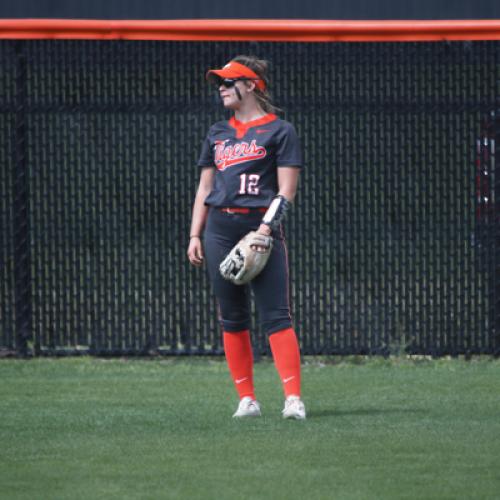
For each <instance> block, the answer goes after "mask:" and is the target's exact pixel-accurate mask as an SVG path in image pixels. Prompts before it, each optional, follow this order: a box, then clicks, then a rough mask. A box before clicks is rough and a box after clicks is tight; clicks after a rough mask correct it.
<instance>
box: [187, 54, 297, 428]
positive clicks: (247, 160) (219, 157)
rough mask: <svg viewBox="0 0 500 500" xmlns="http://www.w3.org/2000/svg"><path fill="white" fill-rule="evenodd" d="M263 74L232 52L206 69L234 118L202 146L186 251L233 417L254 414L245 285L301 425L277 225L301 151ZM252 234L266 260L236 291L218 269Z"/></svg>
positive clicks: (291, 193)
mask: <svg viewBox="0 0 500 500" xmlns="http://www.w3.org/2000/svg"><path fill="white" fill-rule="evenodd" d="M266 71H267V62H266V61H263V60H259V59H257V58H255V57H251V56H238V57H235V58H234V59H233V60H231V61H230V62H229V63H228V64H226V65H225V66H224V67H223V68H222V69H217V70H210V71H208V73H207V79H208V80H209V81H210V82H212V83H214V84H215V85H216V87H217V89H218V91H219V94H220V97H221V100H222V103H223V105H224V107H225V108H226V109H230V110H231V111H232V112H233V113H234V114H233V116H232V118H231V119H230V120H228V121H220V122H217V123H215V124H214V125H213V126H212V127H211V128H210V130H209V132H208V135H207V137H206V139H205V142H204V143H203V147H202V151H201V156H200V160H199V162H198V166H199V167H200V169H201V175H200V183H199V187H198V190H197V193H196V197H195V201H194V206H193V215H192V222H191V233H190V243H189V248H188V251H187V254H188V258H189V261H190V262H191V264H193V265H195V266H201V265H202V264H203V262H204V261H205V260H206V262H207V267H208V273H209V277H210V281H211V284H212V288H213V290H214V293H215V295H216V297H217V301H218V304H219V316H220V321H221V324H222V329H223V341H224V352H225V355H226V359H227V363H228V366H229V371H230V373H231V376H232V379H233V382H234V385H235V387H236V391H237V392H238V395H239V397H240V403H239V405H238V408H237V410H236V413H235V414H234V415H233V416H234V417H255V416H260V415H261V411H260V405H259V403H258V402H257V400H256V398H255V391H254V384H253V354H252V346H251V343H250V332H249V326H250V317H249V310H250V308H249V303H248V302H249V290H248V288H249V286H250V287H251V288H252V291H253V294H254V297H255V304H256V308H257V311H258V315H259V321H260V324H261V326H262V329H263V331H264V332H265V333H266V334H267V335H268V336H269V343H270V346H271V352H272V354H273V359H274V363H275V365H276V369H277V371H278V374H279V375H280V378H281V381H282V383H283V390H284V394H285V407H284V409H283V412H282V413H283V417H284V418H294V419H298V420H303V419H305V418H306V412H305V408H304V404H303V402H302V401H301V399H300V351H299V345H298V342H297V337H296V335H295V331H294V329H293V325H292V320H291V315H290V303H289V289H288V287H289V283H288V281H289V277H288V259H287V251H286V246H285V241H284V235H283V228H282V226H281V220H282V218H283V216H284V213H285V212H286V210H287V208H288V207H289V205H290V204H291V203H292V201H293V199H294V197H295V193H296V190H297V183H298V177H299V172H300V168H301V167H302V153H301V150H300V146H299V142H298V139H297V135H296V133H295V130H294V128H293V126H292V125H291V124H290V123H288V122H286V121H284V120H281V119H279V118H278V117H277V116H276V115H275V114H274V111H275V110H276V108H274V107H273V105H272V104H271V101H270V97H269V93H268V90H267V85H268V82H267V77H266ZM252 230H256V231H257V232H258V233H260V234H263V235H266V236H272V238H273V248H272V252H271V256H270V257H269V261H268V262H267V264H266V266H265V267H264V269H263V270H262V272H261V273H260V274H259V275H258V276H257V277H256V278H254V279H253V280H252V281H251V282H250V285H249V286H248V285H235V284H233V283H231V282H230V281H227V280H226V279H224V278H223V277H222V275H221V274H220V272H219V265H220V263H221V261H222V260H223V259H224V258H225V257H226V255H227V254H228V253H229V251H230V250H231V248H232V247H233V246H234V245H235V244H236V243H237V242H238V241H239V240H240V239H241V238H242V237H243V236H244V235H245V234H247V233H248V232H249V231H252ZM202 238H203V243H202ZM256 250H261V248H256Z"/></svg>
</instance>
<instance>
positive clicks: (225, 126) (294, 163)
mask: <svg viewBox="0 0 500 500" xmlns="http://www.w3.org/2000/svg"><path fill="white" fill-rule="evenodd" d="M198 166H199V167H215V168H216V173H215V180H214V186H213V189H212V191H211V193H210V194H209V195H208V196H207V198H206V200H205V204H206V205H211V206H214V207H248V208H255V207H267V206H269V204H270V203H271V201H272V199H273V198H274V196H275V195H276V193H277V192H278V176H277V169H278V168H279V167H297V168H301V167H302V166H303V160H302V151H301V148H300V144H299V140H298V138H297V134H296V132H295V129H294V128H293V125H292V124H291V123H289V122H287V121H285V120H281V119H279V118H278V117H277V116H276V115H273V114H267V115H265V116H263V117H262V118H259V119H257V120H253V121H251V122H247V123H242V122H239V121H238V120H236V119H235V118H234V117H233V118H231V119H230V120H229V121H220V122H217V123H216V124H214V125H212V127H210V130H209V132H208V135H207V137H206V139H205V141H204V143H203V147H202V151H201V155H200V159H199V161H198Z"/></svg>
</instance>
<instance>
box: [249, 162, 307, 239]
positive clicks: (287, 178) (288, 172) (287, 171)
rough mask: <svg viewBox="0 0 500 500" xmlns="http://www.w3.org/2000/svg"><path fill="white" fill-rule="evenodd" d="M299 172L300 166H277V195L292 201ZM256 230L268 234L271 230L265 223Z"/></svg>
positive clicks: (295, 192)
mask: <svg viewBox="0 0 500 500" xmlns="http://www.w3.org/2000/svg"><path fill="white" fill-rule="evenodd" d="M299 174H300V168H296V167H279V168H278V193H277V196H283V197H284V198H285V199H286V200H287V201H288V202H289V203H293V200H294V199H295V195H296V194H297V187H298V184H299ZM257 232H258V233H260V234H265V235H267V236H269V235H270V234H271V232H272V231H271V228H270V227H269V226H268V225H267V224H261V225H260V226H259V229H258V230H257Z"/></svg>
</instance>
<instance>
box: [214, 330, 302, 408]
mask: <svg viewBox="0 0 500 500" xmlns="http://www.w3.org/2000/svg"><path fill="white" fill-rule="evenodd" d="M223 338H224V352H225V354H226V360H227V364H228V366H229V371H230V372H231V377H232V379H233V382H234V386H235V387H236V390H237V391H238V395H239V397H240V399H242V398H244V397H245V396H250V397H251V398H252V399H255V392H254V387H253V352H252V345H251V343H250V332H249V331H248V330H242V331H241V332H224V335H223ZM269 343H270V345H271V352H272V353H273V359H274V364H275V365H276V370H277V371H278V374H279V376H280V378H281V382H282V383H283V392H284V393H285V397H288V396H291V395H295V396H300V350H299V343H298V341H297V336H296V335H295V331H294V329H293V328H286V329H285V330H280V331H279V332H275V333H273V334H272V335H270V336H269Z"/></svg>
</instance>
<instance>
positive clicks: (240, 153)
mask: <svg viewBox="0 0 500 500" xmlns="http://www.w3.org/2000/svg"><path fill="white" fill-rule="evenodd" d="M228 141H229V140H228V139H226V140H225V141H215V147H214V149H215V154H214V162H215V166H216V167H217V170H221V171H222V170H225V169H226V168H229V167H232V166H233V165H239V164H240V163H245V162H247V161H252V160H260V159H261V158H264V157H265V156H266V155H267V151H266V148H265V147H263V146H259V145H258V144H257V141H256V140H255V139H254V140H253V141H252V142H250V144H249V143H248V142H245V141H241V142H237V143H236V144H229V145H227V146H226V143H227V142H228Z"/></svg>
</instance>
